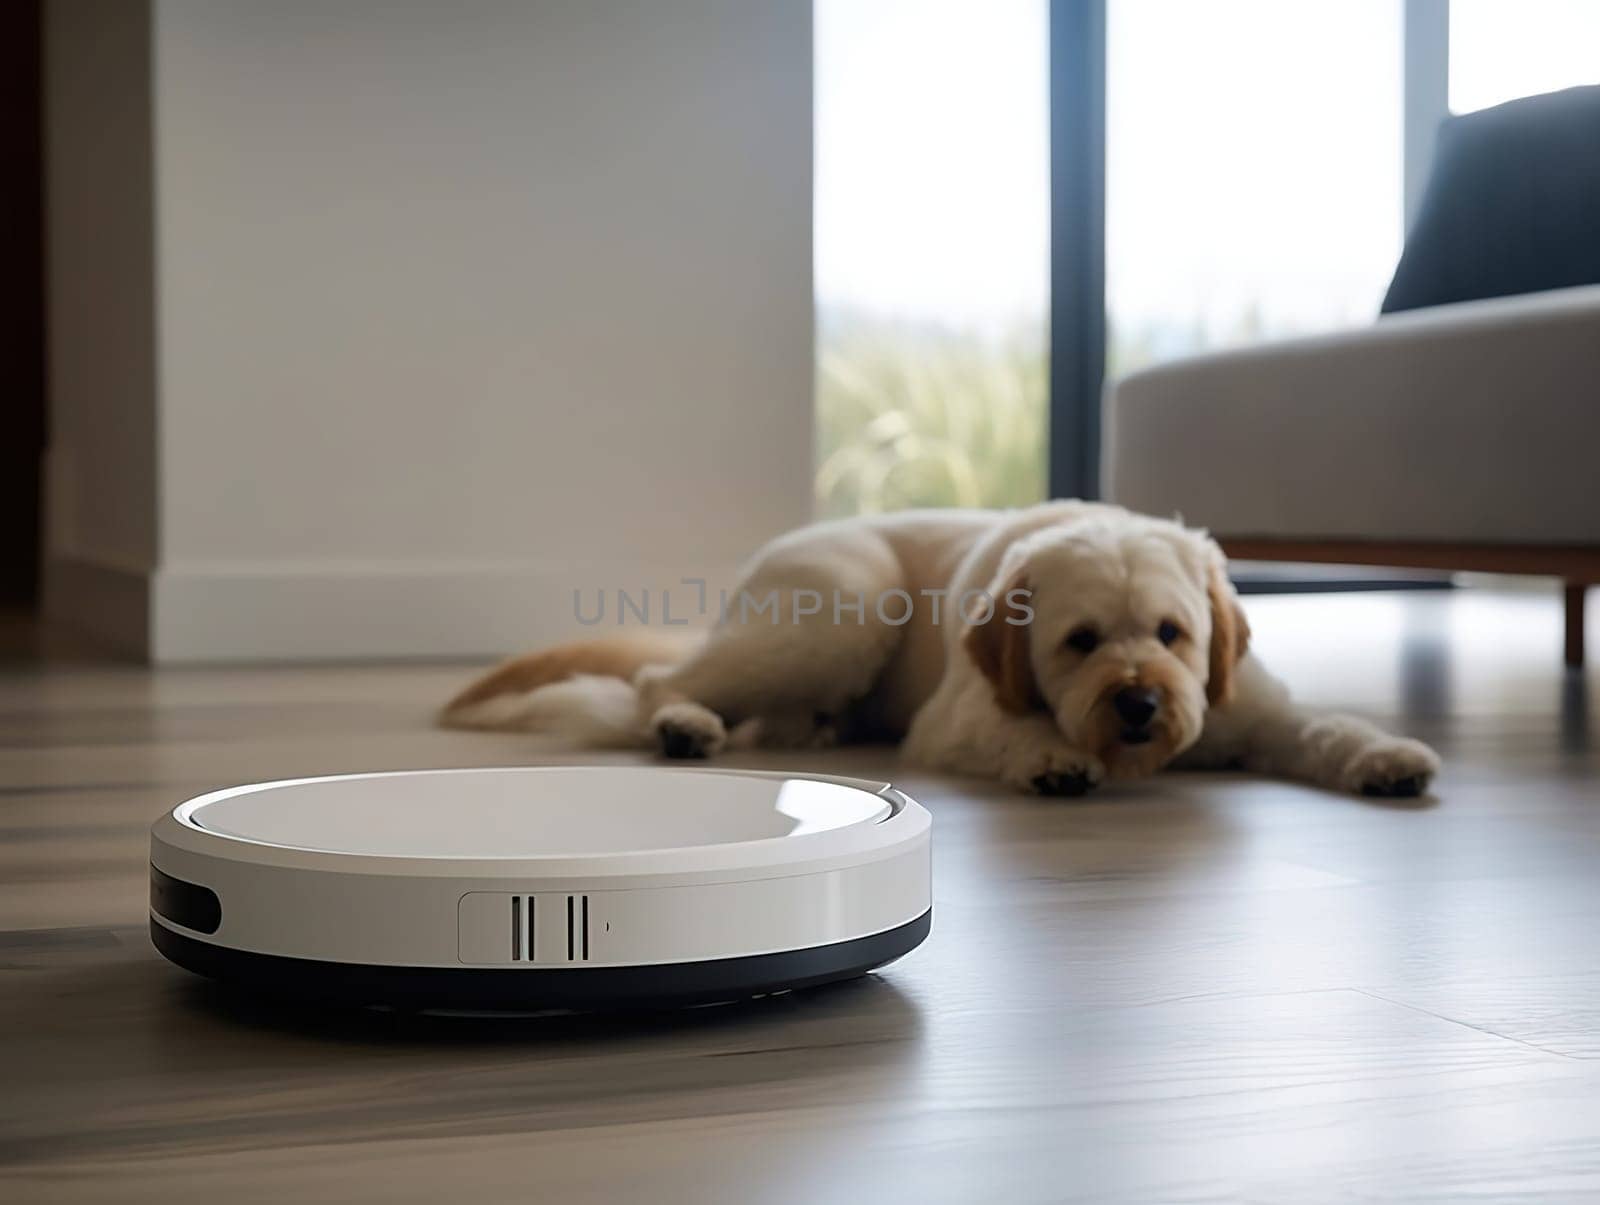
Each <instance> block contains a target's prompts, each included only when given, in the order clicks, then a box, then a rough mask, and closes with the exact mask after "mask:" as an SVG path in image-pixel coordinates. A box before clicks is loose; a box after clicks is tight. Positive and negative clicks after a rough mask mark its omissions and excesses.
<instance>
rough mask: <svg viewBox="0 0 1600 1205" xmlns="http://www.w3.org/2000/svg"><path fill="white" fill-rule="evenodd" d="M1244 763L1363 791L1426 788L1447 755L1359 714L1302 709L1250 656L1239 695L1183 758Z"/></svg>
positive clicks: (1408, 792)
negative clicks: (1384, 728) (1389, 731)
mask: <svg viewBox="0 0 1600 1205" xmlns="http://www.w3.org/2000/svg"><path fill="white" fill-rule="evenodd" d="M1179 764H1180V765H1189V766H1194V767H1199V768H1220V767H1224V766H1229V765H1236V766H1242V767H1243V768H1244V769H1246V770H1251V771H1253V772H1255V773H1259V774H1270V775H1274V776H1276V777H1280V778H1292V779H1297V780H1299V781H1301V782H1309V783H1314V784H1315V785H1317V786H1320V787H1327V788H1329V789H1330V790H1335V791H1350V792H1353V793H1355V794H1358V795H1379V796H1391V797H1404V796H1415V795H1421V794H1422V793H1423V792H1425V791H1426V790H1427V789H1428V785H1429V784H1430V783H1431V782H1432V781H1433V779H1434V776H1435V775H1437V774H1438V773H1439V756H1438V754H1436V753H1435V752H1434V751H1433V750H1432V749H1430V748H1428V746H1426V745H1424V744H1423V743H1422V742H1421V741H1414V740H1410V739H1409V738H1407V737H1402V736H1394V735H1392V734H1390V733H1387V732H1384V731H1383V730H1382V729H1381V728H1378V727H1377V726H1376V725H1374V724H1370V723H1368V722H1367V721H1366V720H1363V719H1360V718H1359V717H1357V716H1353V715H1319V714H1316V713H1314V712H1306V711H1301V710H1300V709H1299V708H1297V707H1296V706H1294V704H1293V703H1291V702H1290V700H1289V693H1288V691H1286V690H1285V689H1284V688H1283V687H1282V685H1281V684H1279V683H1278V682H1277V681H1276V680H1274V679H1273V678H1272V677H1271V676H1270V675H1268V674H1267V672H1266V671H1265V670H1264V669H1262V668H1261V666H1260V665H1259V664H1258V663H1255V661H1254V658H1248V659H1247V660H1246V662H1245V664H1244V665H1243V666H1241V673H1240V681H1239V692H1238V697H1237V698H1235V699H1234V700H1233V701H1231V702H1229V703H1226V704H1223V705H1222V706H1220V707H1218V708H1216V709H1214V711H1213V712H1212V714H1210V715H1209V716H1207V718H1206V727H1205V733H1204V735H1203V736H1202V737H1201V739H1200V741H1199V743H1198V744H1197V745H1196V746H1195V748H1194V749H1192V750H1190V751H1189V752H1188V753H1187V754H1185V755H1184V757H1183V758H1182V759H1181V760H1180V762H1179Z"/></svg>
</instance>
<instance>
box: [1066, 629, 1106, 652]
mask: <svg viewBox="0 0 1600 1205" xmlns="http://www.w3.org/2000/svg"><path fill="white" fill-rule="evenodd" d="M1099 645H1100V633H1099V632H1097V631H1095V630H1094V629H1093V628H1074V629H1073V631H1072V635H1070V636H1068V637H1067V647H1068V648H1069V649H1074V650H1076V651H1077V652H1080V653H1092V652H1094V651H1095V649H1096V648H1098V647H1099Z"/></svg>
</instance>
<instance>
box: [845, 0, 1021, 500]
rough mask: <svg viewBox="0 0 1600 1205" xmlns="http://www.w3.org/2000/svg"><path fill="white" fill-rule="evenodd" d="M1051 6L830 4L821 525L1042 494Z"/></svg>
mask: <svg viewBox="0 0 1600 1205" xmlns="http://www.w3.org/2000/svg"><path fill="white" fill-rule="evenodd" d="M1046 8H1047V5H1046V0H987V2H985V3H973V2H972V0H817V3H816V6H815V14H816V15H815V22H816V219H815V220H816V294H817V310H818V315H817V317H818V324H817V325H818V333H817V338H818V351H817V355H818V360H817V475H816V492H817V507H818V511H819V512H820V513H821V514H824V515H844V514H856V513H861V512H869V511H883V510H893V509H897V508H900V507H906V506H1009V505H1021V504H1027V503H1030V502H1035V501H1038V500H1039V499H1041V498H1042V497H1044V493H1045V462H1046V451H1047V448H1046V442H1047V424H1046V418H1045V413H1046V406H1047V400H1046V395H1047V390H1048V382H1047V378H1046V364H1045V359H1046V356H1045V314H1046V311H1047V284H1048V270H1049V266H1048V260H1049V219H1048V214H1049V170H1048V88H1047V70H1048V47H1047V37H1046V33H1047V30H1046V20H1047V15H1046Z"/></svg>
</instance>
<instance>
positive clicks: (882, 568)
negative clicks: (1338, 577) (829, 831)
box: [442, 502, 1439, 795]
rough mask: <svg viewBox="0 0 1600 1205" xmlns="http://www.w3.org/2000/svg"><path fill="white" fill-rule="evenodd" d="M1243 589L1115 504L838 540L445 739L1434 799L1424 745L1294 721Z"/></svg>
mask: <svg viewBox="0 0 1600 1205" xmlns="http://www.w3.org/2000/svg"><path fill="white" fill-rule="evenodd" d="M1225 570H1226V566H1225V562H1224V559H1223V555H1222V551H1221V549H1219V548H1218V547H1217V545H1216V543H1215V542H1214V541H1213V540H1211V539H1209V538H1208V537H1207V536H1206V535H1205V534H1204V533H1203V532H1198V531H1192V530H1189V529H1186V528H1184V527H1182V526H1180V525H1178V524H1177V523H1172V522H1168V521H1166V520H1162V519H1152V518H1147V517H1145V516H1142V515H1135V514H1132V513H1130V512H1128V511H1125V510H1123V509H1121V508H1120V507H1115V506H1107V505H1103V504H1099V503H1086V502H1052V503H1047V504H1045V505H1042V506H1036V507H1032V508H1030V509H1027V510H1017V511H910V512H903V513H899V514H891V515H880V516H869V517H864V518H859V519H847V520H842V521H837V522H830V523H819V524H815V525H813V526H810V527H806V528H802V529H801V530H799V531H795V532H791V533H790V534H788V535H786V536H783V537H781V538H780V539H777V540H774V541H773V542H772V543H771V544H769V545H767V546H766V547H765V548H764V549H762V551H761V552H760V553H759V554H758V555H757V556H756V558H755V560H754V562H753V563H752V564H751V566H750V567H749V568H748V570H747V571H746V573H745V575H744V579H743V581H742V583H741V586H740V589H739V590H738V591H736V592H735V594H734V595H733V596H731V597H732V599H733V601H732V602H731V603H730V604H729V605H728V607H727V609H726V612H725V614H724V615H723V617H722V618H721V620H720V621H719V622H718V624H717V625H716V627H714V628H713V629H712V630H711V631H710V632H709V633H707V634H705V635H704V636H702V637H695V638H691V639H688V640H680V639H679V638H677V637H676V636H669V635H663V634H661V633H660V632H659V631H657V632H653V633H650V634H644V633H640V634H636V635H633V636H619V637H618V638H617V639H613V640H600V641H595V642H591V643H588V644H580V645H570V646H566V647H563V648H560V649H554V650H551V651H548V652H545V653H537V654H533V655H530V656H528V657H523V658H520V659H518V660H516V661H512V662H509V663H508V664H506V665H504V666H502V667H500V668H499V669H498V670H496V671H494V672H493V673H491V674H490V675H488V676H487V677H485V678H484V679H482V680H480V681H479V682H477V683H475V684H474V685H473V686H471V687H469V688H468V689H467V690H466V691H465V692H463V693H462V694H461V695H460V696H459V697H458V698H457V699H455V700H454V701H453V702H452V703H451V704H450V705H449V706H448V707H446V708H445V711H444V713H443V716H442V720H443V722H444V723H446V724H449V725H452V726H457V727H472V728H491V729H500V730H549V731H563V732H568V733H571V734H574V735H576V736H578V737H580V738H581V739H584V740H586V741H589V742H591V743H607V744H611V743H616V742H618V741H619V740H620V741H622V742H623V743H632V742H653V743H655V744H657V745H658V746H659V747H660V749H661V751H662V752H663V753H664V754H666V755H667V756H668V757H709V756H712V755H714V754H716V753H717V752H719V751H720V750H722V749H723V748H724V747H726V746H727V745H728V744H729V743H730V741H733V742H739V741H744V740H759V741H761V742H763V743H767V744H781V745H802V744H825V743H831V742H832V741H834V740H840V739H875V738H889V739H901V738H903V739H904V746H903V748H904V752H905V755H906V756H907V757H909V758H910V759H911V760H912V761H913V762H915V763H917V764H919V765H923V766H928V767H931V768H935V769H940V770H950V771H955V772H957V773H964V774H978V775H983V776H986V777H990V778H996V779H999V780H1001V781H1002V782H1005V783H1008V784H1009V785H1011V786H1013V787H1015V788H1017V789H1018V790H1021V791H1029V792H1037V793H1039V794H1045V795H1079V794H1082V793H1083V792H1084V791H1087V790H1088V789H1089V788H1091V787H1093V786H1094V785H1095V784H1097V783H1099V782H1100V781H1102V780H1103V779H1104V778H1106V777H1108V776H1109V777H1114V778H1126V777H1136V776H1140V775H1145V774H1150V773H1153V772H1154V771H1156V770H1159V769H1161V768H1162V767H1164V766H1167V765H1179V766H1196V767H1224V766H1237V767H1243V768H1245V769H1249V770H1254V771H1259V772H1261V773H1264V774H1274V775H1281V776H1284V777H1288V778H1295V779H1300V780H1303V781H1306V782H1311V783H1315V784H1317V785H1319V786H1324V787H1331V788H1335V789H1338V790H1344V791H1355V792H1361V793H1364V794H1368V795H1417V794H1420V793H1421V792H1423V791H1424V790H1426V789H1427V786H1428V784H1429V782H1430V781H1431V780H1432V778H1433V776H1434V775H1435V774H1436V773H1437V772H1438V769H1439V759H1438V757H1437V756H1435V754H1434V753H1433V751H1432V750H1430V749H1429V748H1428V747H1427V746H1425V745H1422V744H1420V743H1418V742H1417V741H1413V740H1406V739H1404V738H1400V737H1394V736H1390V735H1388V734H1386V733H1384V732H1381V731H1379V730H1378V729H1376V728H1374V727H1373V726H1372V725H1371V724H1368V723H1367V722H1366V721H1364V720H1360V719H1356V718H1354V717H1351V716H1337V715H1326V716H1313V715H1309V714H1306V713H1303V712H1300V711H1298V710H1296V709H1295V708H1294V707H1293V706H1292V705H1291V704H1290V702H1289V697H1288V693H1287V692H1286V691H1285V690H1284V688H1283V687H1282V686H1281V685H1280V684H1279V683H1278V682H1277V681H1276V680H1274V679H1273V678H1272V677H1271V676H1270V675H1269V674H1268V673H1267V672H1266V670H1265V669H1263V668H1262V667H1261V665H1260V664H1259V663H1258V662H1257V660H1256V658H1255V657H1254V656H1252V655H1251V654H1250V653H1249V652H1248V650H1247V645H1248V642H1249V627H1248V625H1247V624H1246V622H1245V616H1244V612H1243V611H1242V610H1241V608H1240V606H1239V602H1238V599H1237V597H1236V596H1235V594H1234V592H1233V588H1232V587H1231V586H1230V585H1229V583H1228V578H1227V574H1226V571H1225Z"/></svg>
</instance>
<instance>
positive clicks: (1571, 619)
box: [1563, 582, 1589, 669]
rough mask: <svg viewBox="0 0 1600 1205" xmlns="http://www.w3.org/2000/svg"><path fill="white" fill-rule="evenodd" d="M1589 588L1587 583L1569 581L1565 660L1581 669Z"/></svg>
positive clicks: (1573, 666)
mask: <svg viewBox="0 0 1600 1205" xmlns="http://www.w3.org/2000/svg"><path fill="white" fill-rule="evenodd" d="M1588 590H1589V587H1588V584H1587V583H1584V582H1568V583H1567V590H1566V616H1567V638H1566V644H1565V648H1564V650H1563V660H1565V661H1566V663H1567V664H1568V665H1569V666H1571V667H1572V668H1574V669H1581V668H1582V666H1583V599H1584V595H1585V594H1586V593H1588Z"/></svg>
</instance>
